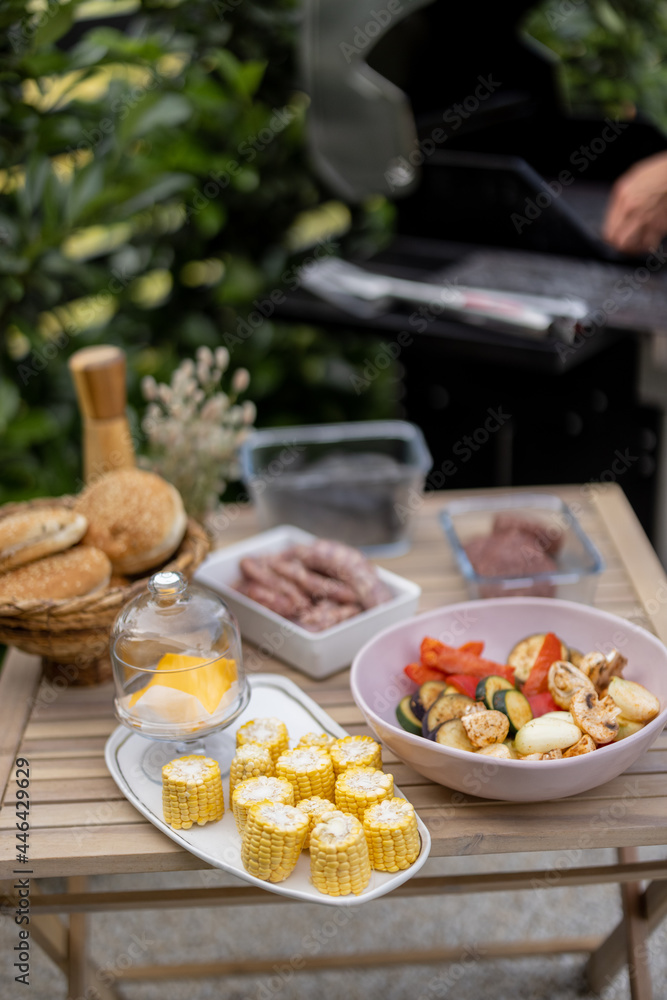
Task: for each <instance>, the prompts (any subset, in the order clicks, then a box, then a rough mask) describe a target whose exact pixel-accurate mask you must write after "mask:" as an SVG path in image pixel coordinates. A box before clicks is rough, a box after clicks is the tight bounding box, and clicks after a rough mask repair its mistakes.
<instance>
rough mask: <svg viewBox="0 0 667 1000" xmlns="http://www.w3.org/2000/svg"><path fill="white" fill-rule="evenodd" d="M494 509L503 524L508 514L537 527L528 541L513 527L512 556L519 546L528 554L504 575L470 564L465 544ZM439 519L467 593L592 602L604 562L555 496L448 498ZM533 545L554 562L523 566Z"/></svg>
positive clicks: (487, 526) (485, 527)
mask: <svg viewBox="0 0 667 1000" xmlns="http://www.w3.org/2000/svg"><path fill="white" fill-rule="evenodd" d="M498 515H506V517H505V523H506V524H507V523H508V521H507V516H509V517H511V518H512V519H516V518H521V519H523V518H525V519H527V520H529V521H531V522H533V523H537V524H539V525H540V528H541V532H540V535H539V537H536V538H535V539H534V541H533V542H530V541H529V542H525V541H522V539H521V538H520V537H519V536H518V535H517V534H516V528H515V533H514V535H513V538H512V544H513V546H514V551H513V553H512V556H513V561H515V562H518V563H519V564H521V562H522V547H523V549H524V551H525V552H527V553H528V555H529V556H530V559H526V558H525V557H523V561H524V562H525V563H526V568H524V569H523V570H521V569H520V570H519V571H518V572H507V573H506V574H505V575H503V574H499V575H492V574H490V573H489V574H488V575H484V574H481V573H479V572H477V571H476V570H475V569H474V567H473V565H472V562H471V560H470V558H469V555H468V552H467V551H466V549H468V548H469V547H470V545H471V542H473V540H474V539H479V538H481V537H485V536H488V535H490V534H491V532H492V529H493V525H494V522H495V521H496V518H497V517H498ZM440 521H441V524H442V526H443V528H444V531H445V535H446V536H447V539H448V541H449V544H450V545H451V547H452V549H453V551H454V555H455V556H456V561H457V563H458V566H459V569H460V571H461V573H462V575H463V576H464V578H465V581H466V584H467V587H468V593H469V595H470V597H471V598H472V599H477V598H484V597H524V596H533V597H559V598H563V599H565V600H570V601H579V602H581V603H583V604H592V603H593V600H594V597H595V590H596V587H597V582H598V578H599V576H600V573H601V572H602V570H603V569H604V563H603V561H602V557H601V556H600V553H599V552H598V550H597V549H596V547H595V546H594V545H593V543H592V542H591V540H590V538H589V537H588V535H586V533H585V532H584V531H583V529H582V528H581V525H580V524H579V522H578V521H577V519H576V517H575V516H574V514H573V513H572V511H571V510H570V509H569V507H568V506H567V504H565V503H564V502H563V501H562V500H561V499H560V497H557V496H553V495H552V494H548V493H514V494H508V495H503V496H496V497H474V498H471V499H469V500H453V501H452V502H451V503H449V504H448V505H447V506H446V507H445V508H444V509H443V510H442V511H441V513H440ZM509 530H510V531H511V528H510V529H509ZM476 544H479V543H476ZM535 549H537V550H538V552H539V550H540V549H541V551H542V552H543V553H546V554H547V555H548V556H549V558H550V559H552V560H553V562H554V563H555V568H553V569H551V570H547V571H545V572H531V571H530V570H529V568H528V567H529V565H530V561H531V560H534V559H535V552H534V550H535Z"/></svg>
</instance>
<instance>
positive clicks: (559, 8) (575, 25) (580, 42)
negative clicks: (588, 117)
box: [523, 0, 667, 130]
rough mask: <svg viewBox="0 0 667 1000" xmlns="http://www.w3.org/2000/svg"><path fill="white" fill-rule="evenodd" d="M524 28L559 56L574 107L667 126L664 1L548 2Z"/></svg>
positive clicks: (568, 97)
mask: <svg viewBox="0 0 667 1000" xmlns="http://www.w3.org/2000/svg"><path fill="white" fill-rule="evenodd" d="M523 29H524V31H525V32H526V33H527V34H528V35H530V36H532V37H533V38H535V39H537V40H538V41H539V42H541V43H542V44H543V45H545V46H546V47H547V48H549V49H551V51H552V52H553V53H555V54H556V56H557V57H558V59H559V60H560V75H561V81H562V86H563V93H564V97H565V99H566V101H567V103H568V104H569V107H570V109H571V110H575V111H576V110H579V111H583V110H593V111H604V112H605V113H606V114H610V115H612V116H614V117H619V118H625V119H628V118H633V117H634V116H635V115H636V114H637V113H638V112H641V113H642V114H643V115H645V116H647V117H649V118H651V119H652V120H653V121H654V122H655V123H656V124H657V125H659V126H661V127H662V128H663V129H665V130H667V62H666V61H665V56H666V55H667V3H666V2H665V0H543V2H542V3H539V4H537V5H536V6H535V7H534V8H532V10H531V11H530V13H529V14H528V16H527V17H526V19H525V20H524V23H523Z"/></svg>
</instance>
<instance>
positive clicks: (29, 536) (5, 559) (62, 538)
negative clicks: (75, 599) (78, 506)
mask: <svg viewBox="0 0 667 1000" xmlns="http://www.w3.org/2000/svg"><path fill="white" fill-rule="evenodd" d="M87 527H88V522H87V521H86V519H85V517H84V516H83V515H82V514H78V513H76V512H75V511H73V510H68V509H67V508H66V507H42V508H35V509H32V510H25V511H21V512H20V513H18V514H9V515H8V516H7V517H4V518H1V519H0V573H5V572H7V570H10V569H16V568H17V567H18V566H24V565H25V564H26V563H30V562H33V561H34V560H35V559H41V558H43V557H44V556H49V555H53V554H54V553H56V552H62V551H64V550H65V549H68V548H70V547H71V546H72V545H76V543H77V542H79V541H80V540H81V539H82V538H83V536H84V534H85V531H86V528H87Z"/></svg>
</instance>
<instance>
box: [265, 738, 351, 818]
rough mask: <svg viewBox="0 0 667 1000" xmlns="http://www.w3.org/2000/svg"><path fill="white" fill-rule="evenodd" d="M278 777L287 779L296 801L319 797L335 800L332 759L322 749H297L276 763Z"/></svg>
mask: <svg viewBox="0 0 667 1000" xmlns="http://www.w3.org/2000/svg"><path fill="white" fill-rule="evenodd" d="M276 776H277V777H278V778H286V779H287V780H288V781H289V782H290V784H291V785H292V787H293V789H294V801H295V803H296V804H297V805H298V804H299V800H300V799H308V798H310V797H311V795H319V796H321V798H323V799H333V794H334V782H335V780H336V779H335V777H334V770H333V764H332V763H331V757H330V756H329V754H328V753H327V751H326V750H322V748H321V747H296V748H295V749H294V750H287V751H286V752H285V753H283V754H281V755H280V757H279V758H278V760H277V761H276Z"/></svg>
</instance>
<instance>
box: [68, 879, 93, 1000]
mask: <svg viewBox="0 0 667 1000" xmlns="http://www.w3.org/2000/svg"><path fill="white" fill-rule="evenodd" d="M87 887H88V879H87V878H86V877H85V875H75V876H73V877H72V878H68V879H67V888H68V891H69V892H85V891H86V889H87ZM87 939H88V928H87V918H86V914H85V913H71V914H70V918H69V932H68V935H67V984H68V987H69V996H70V997H71V998H72V1000H79V998H84V997H85V996H86V988H87V982H88V968H87V951H88V948H87V944H88V941H87Z"/></svg>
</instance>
